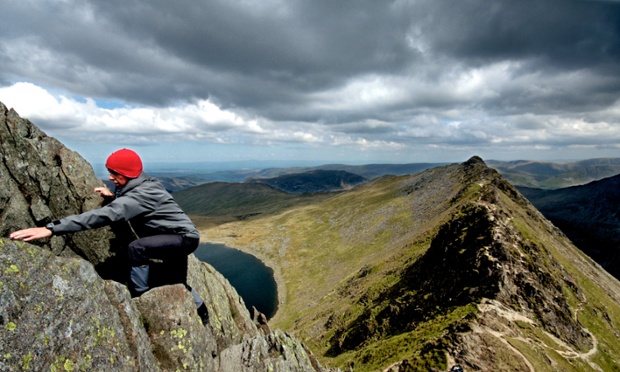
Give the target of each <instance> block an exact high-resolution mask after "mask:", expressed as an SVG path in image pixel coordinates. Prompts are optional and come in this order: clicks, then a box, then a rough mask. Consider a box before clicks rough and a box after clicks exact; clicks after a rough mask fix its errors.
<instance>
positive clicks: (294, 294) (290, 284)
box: [205, 166, 620, 371]
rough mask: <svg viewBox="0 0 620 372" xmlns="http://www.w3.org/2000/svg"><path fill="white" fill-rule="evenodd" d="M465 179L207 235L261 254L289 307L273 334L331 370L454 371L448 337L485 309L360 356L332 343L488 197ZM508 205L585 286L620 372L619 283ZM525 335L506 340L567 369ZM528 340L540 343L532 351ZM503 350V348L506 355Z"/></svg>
mask: <svg viewBox="0 0 620 372" xmlns="http://www.w3.org/2000/svg"><path fill="white" fill-rule="evenodd" d="M464 177H466V175H465V173H463V172H462V169H461V168H459V167H457V166H448V167H441V168H436V169H431V170H429V171H426V172H423V173H421V174H417V175H413V176H402V177H384V178H382V179H380V180H378V181H376V182H372V183H369V184H366V185H363V186H361V187H358V188H355V189H354V190H352V191H349V192H347V193H341V194H337V195H332V196H330V197H329V198H328V199H326V200H324V201H322V202H320V203H315V204H312V203H309V204H307V205H303V206H299V207H295V208H291V209H287V210H285V211H283V212H282V213H278V214H272V215H269V216H265V217H264V218H256V219H253V220H250V221H239V222H235V223H229V224H225V225H220V226H218V227H214V228H211V229H208V230H207V231H205V233H206V235H207V236H209V237H210V238H211V239H214V240H219V241H224V242H226V243H227V244H229V245H231V246H234V247H238V248H241V249H244V250H247V251H249V252H251V253H253V254H255V255H257V256H258V257H260V258H261V259H263V260H264V261H266V262H267V264H269V265H270V266H271V267H272V268H274V271H275V273H276V279H277V281H278V284H279V291H280V297H281V298H280V301H281V304H280V309H279V311H278V314H277V315H276V317H275V318H274V319H272V320H271V324H272V326H273V327H274V328H281V329H284V330H287V331H293V332H294V333H295V334H296V335H297V336H298V337H300V338H302V339H303V340H304V341H305V342H307V343H308V345H309V346H310V348H311V349H312V350H313V351H314V352H315V353H316V354H317V355H319V356H322V360H323V362H324V363H325V364H327V365H332V366H339V367H342V368H344V367H346V366H348V365H349V363H351V362H355V363H356V366H355V369H356V370H360V371H363V370H378V369H381V368H385V367H386V366H387V365H389V364H390V363H393V362H397V361H400V360H403V359H409V360H412V361H416V360H417V361H418V362H419V363H426V365H425V367H424V368H426V367H427V366H429V365H431V366H434V367H436V368H446V367H447V362H448V361H447V360H446V359H445V355H443V354H436V353H433V350H434V349H436V348H439V349H441V347H442V346H441V341H438V340H441V339H442V337H445V335H446V332H448V331H447V330H448V329H453V328H455V327H456V328H458V324H462V323H463V322H465V321H466V319H469V318H471V317H472V316H473V314H476V313H477V312H478V310H477V308H476V307H475V306H472V305H466V306H460V307H455V308H450V309H446V311H443V312H441V314H440V315H439V316H437V317H435V318H433V319H430V320H428V321H426V322H423V323H421V324H419V325H417V327H415V329H413V330H411V331H407V332H403V333H401V334H397V335H393V336H391V337H387V338H385V337H384V338H377V339H376V340H375V341H372V342H369V343H367V344H365V346H363V347H362V348H358V349H356V350H353V351H349V352H346V351H345V352H343V353H338V354H336V355H333V356H330V357H328V356H327V355H329V349H330V343H329V340H330V339H331V338H332V337H333V336H335V334H334V333H335V332H336V330H337V329H342V327H343V326H344V325H345V324H354V320H355V319H357V318H358V317H359V316H360V315H361V314H362V313H364V312H365V311H379V309H381V308H385V307H386V306H389V304H382V305H380V306H379V307H378V308H374V307H373V308H370V310H369V307H370V306H371V305H372V306H376V303H377V299H378V298H380V296H381V294H382V293H385V291H386V288H390V287H392V286H394V285H395V283H397V282H398V281H399V280H400V279H401V276H402V274H403V268H405V267H409V266H410V265H411V264H412V263H414V262H415V261H416V260H417V259H418V258H419V257H420V256H421V255H422V254H424V252H426V250H427V249H428V247H429V245H430V241H431V239H432V238H433V237H434V236H435V234H436V232H437V230H438V228H439V226H440V225H442V224H443V223H445V222H446V221H447V220H448V219H449V218H451V217H452V216H453V214H454V213H455V211H456V210H457V208H458V207H459V206H460V205H462V203H465V202H470V201H473V200H476V199H477V198H479V197H480V195H479V194H478V193H477V192H478V189H479V186H478V185H477V184H471V185H466V187H465V188H464V189H462V186H463V185H462V184H461V180H462V179H463V178H464ZM501 199H502V200H503V207H504V208H508V209H510V210H511V211H512V210H514V211H518V213H517V215H516V216H515V218H514V224H515V226H517V229H518V230H519V231H520V232H521V234H523V235H524V236H526V237H527V238H528V239H530V240H531V241H535V242H537V243H538V244H540V245H542V246H544V247H546V249H548V250H549V252H550V253H551V255H552V256H553V257H555V259H556V260H558V261H559V262H560V263H561V264H562V265H563V266H564V267H565V268H566V270H567V271H568V272H569V273H570V275H571V276H572V277H574V278H576V279H575V282H576V283H577V285H578V287H580V288H584V290H583V292H582V293H583V294H582V295H581V296H582V297H580V296H578V295H574V294H573V293H574V292H575V291H574V289H573V288H571V287H570V285H568V284H565V285H564V289H563V291H564V292H565V296H566V297H567V298H568V299H569V302H570V304H571V308H572V309H573V310H574V312H575V316H576V317H579V320H580V321H581V323H582V324H583V325H584V326H586V327H587V328H588V329H590V331H591V332H593V333H596V335H597V340H598V343H599V345H600V346H599V347H604V349H602V350H604V352H600V353H595V355H594V356H592V357H591V358H592V359H595V360H596V361H597V362H598V363H599V365H601V366H606V367H609V366H613V360H614V359H616V357H617V356H618V355H617V353H618V351H617V348H618V346H616V345H614V344H613V342H614V340H615V339H616V338H617V337H616V336H617V335H616V334H615V333H614V332H618V331H617V330H618V328H619V327H620V314H619V305H618V295H617V291H618V283H617V282H616V281H614V280H613V279H612V278H610V277H609V276H608V275H606V274H605V273H601V271H600V270H599V269H598V268H596V267H595V265H593V264H591V263H590V262H589V261H588V260H587V259H584V258H583V257H582V256H580V255H579V252H578V251H577V250H575V249H574V247H573V246H572V245H570V243H569V242H568V241H567V240H566V241H564V242H562V243H561V244H559V245H558V242H557V241H556V238H548V237H547V236H548V235H549V231H548V230H549V229H550V228H549V227H546V226H543V227H541V226H539V223H538V222H531V221H532V215H531V213H535V212H531V211H529V212H524V211H523V206H520V205H515V202H513V201H512V200H511V198H508V197H507V196H502V197H501ZM547 239H551V241H546V240H547ZM567 257H568V258H567ZM592 278H595V280H596V284H595V282H593V281H592ZM584 298H585V299H586V301H584ZM373 304H374V305H373ZM381 306H383V307H381ZM521 326H522V330H521V332H522V334H525V335H526V336H527V337H512V338H510V337H505V338H504V341H506V342H509V343H511V344H512V346H513V347H514V348H515V349H516V350H519V352H520V353H521V355H525V356H527V357H528V358H529V359H531V361H532V363H533V364H535V365H536V366H538V367H539V369H540V370H551V369H549V368H548V367H549V358H551V359H552V360H554V362H555V363H556V364H557V365H562V366H564V365H567V363H568V362H567V361H566V360H567V358H566V357H564V356H561V355H559V354H558V353H557V351H556V349H558V348H559V347H553V346H548V347H547V346H545V344H544V340H547V339H549V336H548V335H547V333H546V332H545V331H541V330H539V329H538V328H537V327H532V326H530V325H528V324H522V325H521ZM610 328H611V329H610ZM528 337H529V338H528ZM524 339H525V340H528V339H534V340H536V342H535V343H532V342H530V341H528V342H524V341H523V340H524ZM541 340H542V341H541ZM495 342H498V341H495ZM437 343H439V344H437ZM502 345H503V344H502V343H499V342H498V347H502ZM541 345H543V346H541ZM430 346H432V347H430ZM545 347H546V349H545ZM428 350H430V352H429V351H428ZM498 355H504V356H503V358H504V361H503V362H502V363H505V365H506V366H511V365H512V364H510V363H513V361H512V360H511V359H512V358H514V355H513V354H512V352H504V353H503V354H502V353H498ZM498 358H500V357H498ZM616 360H618V359H616ZM578 361H579V362H578V363H575V365H576V366H577V368H576V370H584V369H585V370H587V369H588V368H587V363H585V362H582V361H581V359H578ZM580 363H581V364H580ZM498 365H501V364H500V363H499V362H498ZM568 365H569V366H570V364H568ZM512 366H513V367H514V365H512ZM568 369H569V370H570V369H572V367H571V368H568Z"/></svg>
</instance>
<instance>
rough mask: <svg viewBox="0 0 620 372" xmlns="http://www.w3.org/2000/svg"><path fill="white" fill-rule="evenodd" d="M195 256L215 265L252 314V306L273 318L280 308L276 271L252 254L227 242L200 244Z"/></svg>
mask: <svg viewBox="0 0 620 372" xmlns="http://www.w3.org/2000/svg"><path fill="white" fill-rule="evenodd" d="M194 254H195V255H196V257H197V258H198V259H199V260H201V261H204V262H206V263H208V264H209V265H211V266H213V267H214V268H215V269H216V270H217V271H219V272H220V273H221V274H222V275H223V276H224V277H225V278H226V279H228V281H229V282H230V284H231V285H232V286H233V287H235V289H236V290H237V293H239V296H241V298H243V301H244V302H245V306H246V307H247V308H248V310H249V311H250V314H251V313H252V306H254V307H256V309H257V310H258V311H260V312H261V313H263V314H265V316H266V317H267V318H268V319H271V318H272V317H273V316H274V315H275V313H276V311H277V310H278V288H277V285H276V281H275V279H274V278H273V270H272V269H271V268H269V267H267V266H266V265H265V264H264V263H263V262H262V261H261V260H259V259H258V258H256V257H254V256H252V255H251V254H248V253H245V252H242V251H240V250H238V249H234V248H230V247H227V246H226V245H224V244H213V243H201V244H200V246H198V249H196V251H195V252H194Z"/></svg>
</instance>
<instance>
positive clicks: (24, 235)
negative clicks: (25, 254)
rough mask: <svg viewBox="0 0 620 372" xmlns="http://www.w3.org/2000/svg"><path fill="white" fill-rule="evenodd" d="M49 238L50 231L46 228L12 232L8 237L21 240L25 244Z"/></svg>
mask: <svg viewBox="0 0 620 372" xmlns="http://www.w3.org/2000/svg"><path fill="white" fill-rule="evenodd" d="M50 236H52V230H50V229H48V228H47V227H31V228H29V229H24V230H18V231H14V232H12V233H11V235H9V237H10V238H11V239H15V240H23V241H25V242H29V241H31V240H37V239H43V238H49V237H50Z"/></svg>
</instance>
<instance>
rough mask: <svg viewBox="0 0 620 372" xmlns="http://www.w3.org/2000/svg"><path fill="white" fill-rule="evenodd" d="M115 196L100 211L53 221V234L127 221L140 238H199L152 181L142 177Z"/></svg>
mask: <svg viewBox="0 0 620 372" xmlns="http://www.w3.org/2000/svg"><path fill="white" fill-rule="evenodd" d="M116 194H117V197H116V198H115V199H114V200H113V201H112V202H110V204H108V205H106V206H104V207H102V208H99V209H95V210H92V211H88V212H84V213H82V214H79V215H73V216H68V217H65V218H62V219H60V220H58V221H55V222H54V223H53V227H52V231H53V232H54V234H65V233H70V232H77V231H84V230H88V229H94V228H97V227H102V226H107V225H110V224H112V223H114V222H119V221H127V222H129V223H130V224H131V227H132V228H133V230H134V232H135V233H136V234H137V235H138V237H140V238H142V237H146V236H153V235H161V234H177V235H183V236H187V237H191V238H200V234H199V233H198V230H197V229H196V226H194V224H193V223H192V221H191V220H190V219H189V217H188V216H187V215H186V214H185V212H183V210H182V209H181V207H179V205H178V204H177V203H176V202H175V201H174V199H173V198H172V195H170V194H169V193H168V191H166V189H165V188H164V187H163V186H162V185H161V183H160V182H159V181H157V180H156V179H155V178H151V177H148V176H147V175H145V174H144V173H142V174H141V175H140V176H138V178H134V179H130V180H129V182H127V184H126V185H125V186H124V187H123V188H122V189H120V190H117V193H116Z"/></svg>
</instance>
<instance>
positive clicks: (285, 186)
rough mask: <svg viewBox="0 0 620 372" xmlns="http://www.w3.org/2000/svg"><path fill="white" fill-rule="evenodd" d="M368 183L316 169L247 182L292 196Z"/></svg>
mask: <svg viewBox="0 0 620 372" xmlns="http://www.w3.org/2000/svg"><path fill="white" fill-rule="evenodd" d="M367 181H368V179H366V178H364V177H362V176H359V175H357V174H353V173H350V172H347V171H343V170H325V169H316V170H312V171H308V172H304V173H295V174H283V175H280V176H276V177H273V178H250V179H248V180H247V181H246V182H249V183H263V184H266V185H269V186H271V187H273V188H275V189H278V190H282V191H285V192H288V193H291V194H304V193H312V192H331V191H341V190H348V189H350V188H352V187H354V186H356V185H359V184H360V183H364V182H367Z"/></svg>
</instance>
